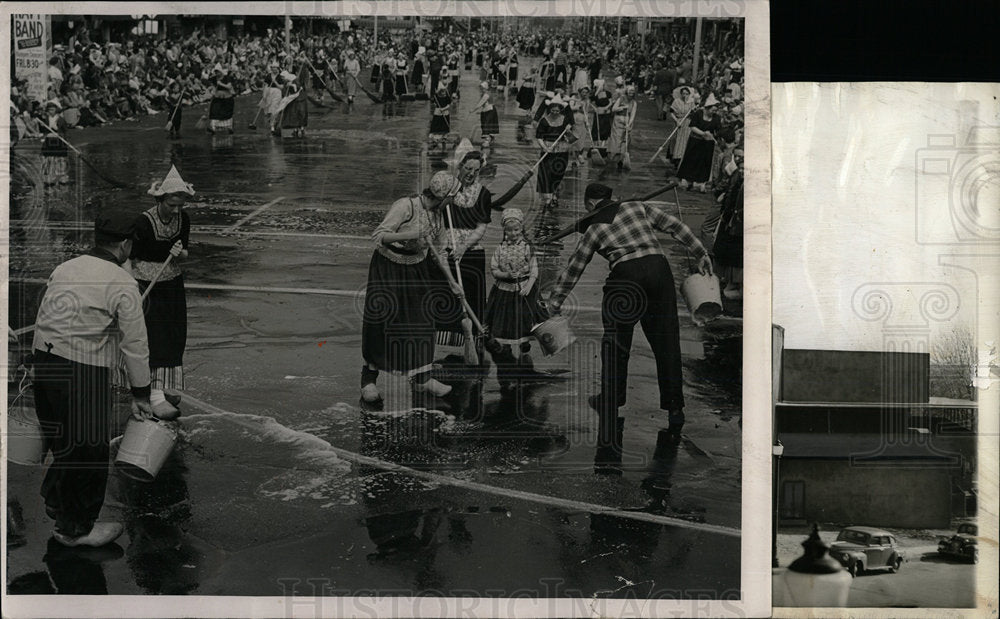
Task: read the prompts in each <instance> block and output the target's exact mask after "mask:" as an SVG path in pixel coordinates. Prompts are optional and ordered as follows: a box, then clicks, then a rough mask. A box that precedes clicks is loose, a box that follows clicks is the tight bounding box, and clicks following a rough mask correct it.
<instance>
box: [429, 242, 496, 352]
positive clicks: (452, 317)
mask: <svg viewBox="0 0 1000 619" xmlns="http://www.w3.org/2000/svg"><path fill="white" fill-rule="evenodd" d="M460 264H461V269H462V290H464V291H465V300H466V301H468V303H469V307H470V308H472V312H473V313H474V314H475V315H476V317H477V318H481V317H482V315H483V310H484V308H485V307H486V250H485V249H470V250H468V251H466V252H465V255H464V256H462V261H461V263H460ZM448 265H449V267H450V268H451V273H452V277H454V274H455V263H454V261H453V260H452V259H451V258H449V259H448ZM431 270H432V274H433V277H435V278H436V279H437V287H438V290H441V291H443V292H445V293H447V296H448V298H449V301H448V302H444V301H443V300H442V302H441V303H440V304H439V305H436V306H435V314H434V319H435V323H436V324H437V330H438V331H446V332H449V333H457V334H461V333H463V331H462V318H464V317H465V314H464V313H463V312H462V306H461V304H460V303H459V302H458V300H457V299H455V296H454V295H453V294H452V293H451V290H450V288H449V287H448V284H447V280H446V279H445V277H444V274H443V273H442V272H441V269H440V268H439V267H437V266H436V265H435V266H432V267H431ZM455 279H456V280H457V279H458V278H455ZM435 300H436V301H437V300H439V298H438V297H437V296H436V297H435Z"/></svg>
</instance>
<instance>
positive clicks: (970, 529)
mask: <svg viewBox="0 0 1000 619" xmlns="http://www.w3.org/2000/svg"><path fill="white" fill-rule="evenodd" d="M978 534H979V528H978V527H977V526H976V525H974V524H972V523H968V522H967V523H965V524H960V525H958V532H957V533H955V534H954V535H952V536H951V537H942V538H941V541H939V542H938V552H939V553H941V554H943V555H949V556H952V557H959V558H961V559H965V560H967V561H969V562H971V563H979V544H978V541H977V540H976V536H977V535H978Z"/></svg>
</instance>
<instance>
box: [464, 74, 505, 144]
mask: <svg viewBox="0 0 1000 619" xmlns="http://www.w3.org/2000/svg"><path fill="white" fill-rule="evenodd" d="M479 94H480V96H479V103H477V104H476V106H475V107H474V108H472V110H470V111H469V114H475V113H476V112H479V126H480V128H481V129H482V134H483V137H482V140H483V143H482V146H483V148H488V147H489V146H490V145H492V144H493V139H494V136H495V135H496V134H498V133H500V116H498V115H497V110H496V108H495V107H493V101H492V95H491V94H490V83H489V82H481V83H480V84H479Z"/></svg>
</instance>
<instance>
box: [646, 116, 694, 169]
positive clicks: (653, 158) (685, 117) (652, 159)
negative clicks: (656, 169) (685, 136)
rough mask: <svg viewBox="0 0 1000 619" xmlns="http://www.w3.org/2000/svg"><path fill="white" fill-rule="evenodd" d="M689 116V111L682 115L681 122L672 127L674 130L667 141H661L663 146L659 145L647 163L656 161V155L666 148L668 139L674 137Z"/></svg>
mask: <svg viewBox="0 0 1000 619" xmlns="http://www.w3.org/2000/svg"><path fill="white" fill-rule="evenodd" d="M692 109H694V108H692ZM690 114H691V110H688V112H687V114H685V115H684V118H681V121H680V122H679V123H677V126H676V127H674V130H673V131H671V132H670V135H668V136H667V139H666V140H664V141H663V144H661V145H660V147H659V148H657V149H656V152H655V153H653V156H652V157H650V158H649V163H653V161H655V160H656V157H657V155H659V154H660V151H662V150H663V149H664V148H666V147H667V143H668V142H670V139H671V138H672V137H674V134H675V133H677V130H678V129H680V128H681V125H683V124H684V121H685V120H687V117H688V116H689V115H690Z"/></svg>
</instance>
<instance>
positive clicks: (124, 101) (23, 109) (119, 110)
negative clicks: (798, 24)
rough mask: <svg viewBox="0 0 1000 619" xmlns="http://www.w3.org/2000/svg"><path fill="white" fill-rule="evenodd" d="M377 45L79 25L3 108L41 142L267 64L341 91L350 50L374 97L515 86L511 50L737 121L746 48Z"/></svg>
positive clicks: (268, 74) (396, 38)
mask: <svg viewBox="0 0 1000 619" xmlns="http://www.w3.org/2000/svg"><path fill="white" fill-rule="evenodd" d="M374 41H375V37H374V32H373V31H372V30H365V29H361V30H350V31H346V32H340V33H335V34H330V35H315V36H305V35H302V34H298V33H294V32H293V35H292V37H291V41H290V45H287V46H286V41H285V38H284V33H283V32H282V31H281V30H269V31H267V33H266V34H262V35H246V36H237V37H229V38H226V39H223V38H220V37H218V36H215V35H214V34H209V33H206V32H204V31H201V30H196V31H195V32H193V33H192V34H190V35H188V36H184V37H171V38H162V37H156V36H154V35H129V36H126V37H125V38H124V40H122V41H115V42H102V43H98V42H95V41H92V40H91V37H90V34H89V32H88V31H87V30H86V29H79V30H77V31H75V32H74V33H73V34H72V35H71V36H70V37H69V38H68V40H66V41H64V42H62V43H60V44H57V45H55V46H54V51H53V54H52V56H51V58H50V62H49V70H48V72H49V86H48V93H47V95H46V98H45V101H32V100H31V99H29V97H28V96H27V93H26V84H25V83H24V82H23V81H19V80H16V79H14V80H13V82H12V84H11V102H12V108H11V111H10V113H11V120H12V123H11V125H12V129H16V135H13V136H12V137H14V138H15V139H17V138H22V139H23V138H26V137H41V136H42V135H43V134H44V133H45V131H46V129H45V127H44V126H41V125H40V124H39V120H41V121H43V122H44V119H45V118H46V117H48V114H47V112H46V108H47V107H55V108H57V109H58V110H59V111H60V113H61V115H62V117H63V118H64V119H65V121H66V123H65V126H66V127H69V128H71V127H87V126H95V125H101V124H104V123H109V122H115V121H123V120H134V119H137V118H138V117H140V116H144V115H148V114H166V115H168V116H169V115H170V113H171V111H172V107H173V104H174V102H175V101H177V100H178V99H180V100H181V101H182V105H185V106H190V105H195V104H198V103H203V102H207V101H209V100H210V99H211V98H212V96H213V93H214V91H215V87H216V85H217V83H218V82H219V81H220V80H224V81H225V82H226V83H227V84H231V85H232V86H233V90H234V93H235V94H236V95H243V94H249V93H252V92H256V91H259V90H261V89H262V88H264V87H265V86H267V85H269V82H270V81H272V80H273V76H274V74H275V70H274V69H275V67H279V68H280V70H283V71H290V72H293V73H294V74H296V75H297V76H299V77H300V78H301V80H302V81H300V84H301V85H305V84H303V82H304V80H305V79H309V83H308V84H309V85H311V86H312V88H313V89H314V92H316V93H318V94H319V96H322V90H321V89H322V88H323V87H324V86H329V87H330V88H331V89H334V90H342V89H345V88H346V86H345V82H344V71H343V67H344V63H345V62H346V53H347V50H349V49H353V50H355V51H356V53H357V56H358V59H359V60H360V61H361V65H362V67H363V68H362V71H363V76H364V77H365V78H369V75H370V80H371V85H372V87H373V88H374V89H375V90H381V84H380V83H379V82H380V81H382V79H384V77H385V76H386V75H389V74H391V75H393V76H394V79H395V76H397V75H399V74H400V73H404V74H405V75H406V76H407V78H408V79H407V80H406V87H407V88H408V89H410V90H411V91H419V90H421V89H422V90H424V91H425V92H433V89H434V87H435V86H436V83H437V81H438V79H439V78H440V77H441V75H442V74H443V75H445V76H446V77H449V78H450V79H454V78H455V76H456V75H457V70H458V68H459V67H460V66H464V68H465V69H472V68H473V67H475V68H476V69H477V70H479V71H480V77H481V78H482V79H483V80H490V81H491V83H492V84H494V85H496V86H497V87H499V88H503V87H504V86H505V85H506V83H507V79H508V78H510V80H511V81H512V82H513V83H512V84H511V87H515V86H516V79H517V76H518V73H517V68H516V65H517V62H518V54H520V55H522V56H525V57H531V56H537V57H540V58H541V60H542V62H543V70H544V69H545V65H546V64H547V65H549V68H548V74H547V75H544V77H545V78H546V79H545V80H544V81H543V83H541V84H539V86H540V89H541V90H542V91H551V90H554V89H555V88H556V86H557V85H558V86H559V87H560V88H561V89H562V90H563V91H564V92H568V93H570V94H573V93H577V92H578V91H579V89H580V88H581V87H582V86H587V87H591V86H592V83H593V81H594V80H596V79H601V78H603V79H609V78H610V79H613V78H615V77H621V78H623V79H624V81H625V82H626V83H632V84H636V85H637V86H638V88H639V90H640V92H647V93H649V94H651V95H653V96H656V97H657V98H658V101H660V100H662V101H663V104H662V105H661V107H660V108H659V110H660V111H659V112H658V113H660V115H661V117H665V116H666V114H665V113H664V112H665V110H666V109H667V108H668V107H669V102H670V100H671V98H672V96H673V95H674V89H675V88H676V87H677V86H679V85H681V84H685V83H686V84H687V85H689V86H690V87H692V89H693V90H694V91H695V92H696V93H697V96H698V97H699V100H700V101H704V100H705V98H706V97H707V96H708V95H709V94H710V93H714V96H715V98H716V99H717V100H718V101H720V102H724V103H725V104H727V105H726V106H725V107H726V112H727V113H730V112H732V114H733V115H734V116H737V117H740V118H741V117H742V114H741V111H742V109H741V108H739V107H738V103H739V101H740V100H741V99H742V83H743V82H742V79H743V68H742V67H743V64H742V63H743V53H742V49H741V48H740V47H739V46H738V45H736V44H731V45H729V46H728V47H727V49H726V50H725V51H722V52H710V53H705V54H703V55H702V58H701V68H700V69H699V72H698V74H699V75H698V79H697V80H694V79H693V75H692V73H693V56H694V49H693V45H692V44H691V43H690V42H686V41H685V42H680V41H667V40H661V39H657V38H654V37H648V38H646V39H645V40H643V39H642V38H641V37H639V36H638V35H635V34H632V35H627V36H623V37H621V38H618V36H617V33H616V32H615V31H614V30H613V29H611V28H607V29H601V31H598V32H591V33H589V34H580V33H570V32H554V31H548V32H539V31H529V32H525V31H521V32H516V31H513V32H512V31H507V32H491V31H490V30H489V29H484V30H476V31H472V32H464V31H458V32H456V33H454V34H444V33H427V32H422V31H417V30H414V31H406V32H389V33H386V32H382V33H380V36H379V38H378V44H377V45H376V44H375V43H374ZM305 60H308V62H305ZM313 71H316V72H315V73H314V72H313ZM526 73H527V72H524V71H522V73H521V74H520V76H521V77H523V76H524V75H525V74H526ZM310 78H311V79H310ZM362 81H365V80H362ZM181 94H183V96H181ZM386 94H389V95H392V94H398V93H394V92H391V91H390V92H389V93H386ZM49 113H51V109H50V110H49Z"/></svg>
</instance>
